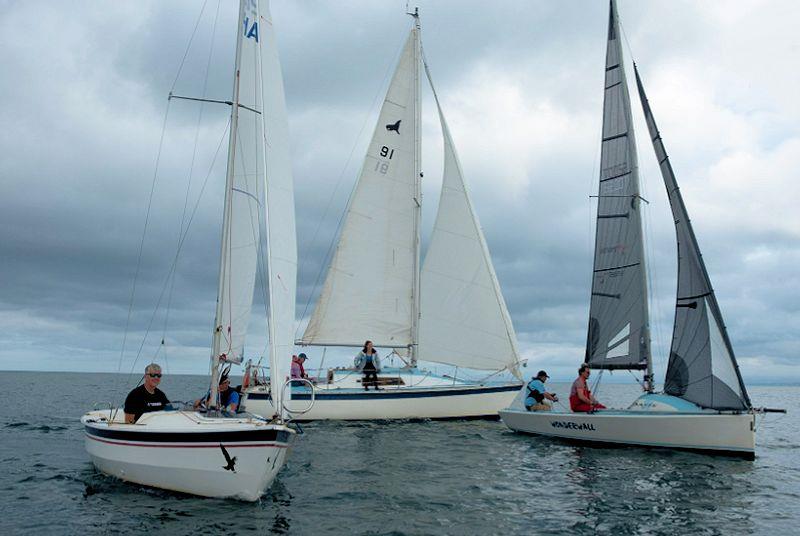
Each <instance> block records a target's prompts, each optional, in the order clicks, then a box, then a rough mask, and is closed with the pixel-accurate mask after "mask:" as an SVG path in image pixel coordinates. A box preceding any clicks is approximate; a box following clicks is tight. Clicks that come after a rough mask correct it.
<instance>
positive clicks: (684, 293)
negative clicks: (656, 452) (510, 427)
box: [634, 66, 751, 410]
mask: <svg viewBox="0 0 800 536" xmlns="http://www.w3.org/2000/svg"><path fill="white" fill-rule="evenodd" d="M634 72H635V75H636V86H637V88H638V92H639V99H640V101H641V104H642V109H643V110H644V115H645V119H646V121H647V128H648V130H649V131H650V138H651V140H652V142H653V149H654V150H655V153H656V158H657V159H658V161H659V165H660V168H661V176H662V178H663V179H664V186H665V188H666V190H667V195H668V198H669V203H670V208H671V209H672V215H673V220H674V221H675V233H676V239H677V245H678V288H677V296H678V298H677V300H676V304H675V305H676V306H675V324H674V327H673V334H672V344H671V347H670V357H669V362H668V365H667V375H666V379H665V382H664V384H665V385H664V390H665V391H666V392H667V393H668V394H671V395H674V396H679V397H682V398H685V399H686V400H689V401H691V402H694V403H695V404H698V405H699V406H702V407H707V408H713V409H720V410H723V409H733V410H743V409H748V408H750V407H751V404H750V399H749V397H748V395H747V390H746V389H745V386H744V381H743V380H742V376H741V373H740V372H739V366H738V364H737V362H736V357H735V355H734V352H733V346H732V345H731V342H730V339H729V338H728V333H727V330H726V328H725V324H724V323H723V320H722V311H721V310H720V307H719V304H718V303H717V299H716V296H715V294H714V289H713V288H712V286H711V279H710V277H709V275H708V271H707V270H706V266H705V262H704V261H703V257H702V254H701V253H700V246H699V245H698V242H697V238H696V236H695V234H694V229H693V228H692V224H691V221H690V220H689V214H688V211H687V210H686V205H685V204H684V201H683V196H681V193H680V189H679V188H678V182H677V179H676V178H675V173H674V172H673V170H672V165H671V164H670V163H669V159H668V156H667V151H666V148H665V147H664V142H663V139H662V137H661V134H660V133H659V131H658V127H657V126H656V122H655V118H654V116H653V112H652V110H651V108H650V103H649V102H648V100H647V95H646V94H645V91H644V85H643V84H642V80H641V77H640V76H639V71H638V69H636V67H635V66H634ZM686 302H689V303H686Z"/></svg>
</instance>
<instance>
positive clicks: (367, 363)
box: [355, 341, 381, 391]
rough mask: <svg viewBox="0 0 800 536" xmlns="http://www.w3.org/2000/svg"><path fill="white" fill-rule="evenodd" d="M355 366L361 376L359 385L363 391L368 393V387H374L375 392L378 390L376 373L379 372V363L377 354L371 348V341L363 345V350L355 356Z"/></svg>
mask: <svg viewBox="0 0 800 536" xmlns="http://www.w3.org/2000/svg"><path fill="white" fill-rule="evenodd" d="M355 366H356V368H357V369H358V370H360V371H361V373H362V374H363V376H362V378H361V385H363V386H364V390H365V391H369V386H370V385H374V386H375V390H376V391H377V390H379V389H380V387H378V372H380V371H381V361H380V358H379V357H378V352H377V351H376V350H375V348H373V347H372V341H367V342H365V343H364V348H362V349H361V351H360V352H359V353H358V355H357V356H356V359H355Z"/></svg>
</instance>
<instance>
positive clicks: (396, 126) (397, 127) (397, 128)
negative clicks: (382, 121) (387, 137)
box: [386, 119, 402, 134]
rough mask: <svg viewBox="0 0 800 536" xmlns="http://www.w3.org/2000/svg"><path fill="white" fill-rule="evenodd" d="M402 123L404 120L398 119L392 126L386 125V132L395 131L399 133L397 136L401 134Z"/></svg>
mask: <svg viewBox="0 0 800 536" xmlns="http://www.w3.org/2000/svg"><path fill="white" fill-rule="evenodd" d="M400 121H402V119H398V120H397V122H396V123H392V124H391V125H386V130H388V131H389V132H392V131H394V132H397V134H400Z"/></svg>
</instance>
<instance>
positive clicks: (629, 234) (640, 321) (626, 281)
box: [586, 1, 650, 369]
mask: <svg viewBox="0 0 800 536" xmlns="http://www.w3.org/2000/svg"><path fill="white" fill-rule="evenodd" d="M638 167H639V166H638V162H637V157H636V142H635V139H634V134H633V121H632V120H631V106H630V97H629V95H628V86H627V83H626V78H625V69H624V66H623V57H622V46H621V40H620V32H619V23H618V19H617V11H616V6H615V4H614V2H613V1H612V2H611V6H610V16H609V21H608V45H607V50H606V74H605V96H604V101H603V143H602V149H601V157H600V186H599V189H598V203H597V232H596V236H595V251H594V277H593V280H592V298H591V306H590V311H589V332H588V337H587V342H586V362H587V363H588V364H589V365H590V366H591V367H592V368H603V369H644V368H647V361H648V356H649V352H650V333H649V325H648V313H647V286H646V280H645V260H644V251H643V246H642V222H641V214H640V201H641V198H640V197H639V169H638Z"/></svg>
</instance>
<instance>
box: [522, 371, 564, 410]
mask: <svg viewBox="0 0 800 536" xmlns="http://www.w3.org/2000/svg"><path fill="white" fill-rule="evenodd" d="M549 378H550V376H548V375H547V373H546V372H545V371H543V370H540V371H539V372H538V373H537V374H536V376H534V377H533V378H531V381H529V382H528V385H527V388H528V396H527V398H525V409H527V410H528V411H550V410H552V409H553V406H552V404H550V403H548V402H547V401H548V400H549V401H550V402H558V396H556V394H555V393H550V392H548V391H547V390H546V389H545V387H544V382H546V381H547V380H548V379H549Z"/></svg>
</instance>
